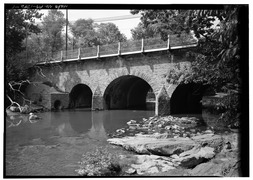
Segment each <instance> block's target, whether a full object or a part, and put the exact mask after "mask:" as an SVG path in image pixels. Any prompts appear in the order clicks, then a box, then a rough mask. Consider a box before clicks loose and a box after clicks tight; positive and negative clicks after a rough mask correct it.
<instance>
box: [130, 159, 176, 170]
mask: <svg viewBox="0 0 253 180" xmlns="http://www.w3.org/2000/svg"><path fill="white" fill-rule="evenodd" d="M134 157H135V158H137V161H136V162H135V163H134V164H132V165H131V167H132V168H133V169H135V170H136V172H137V174H139V175H141V174H147V173H148V174H153V173H159V172H166V171H169V170H171V169H175V166H174V165H173V163H172V162H171V159H170V158H168V157H162V156H156V155H134ZM158 167H159V168H158Z"/></svg>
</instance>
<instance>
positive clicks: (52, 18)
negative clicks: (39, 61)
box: [42, 9, 66, 56]
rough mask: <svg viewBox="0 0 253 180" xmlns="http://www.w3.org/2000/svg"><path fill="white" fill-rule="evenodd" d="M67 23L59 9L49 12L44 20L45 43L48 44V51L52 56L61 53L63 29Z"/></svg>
mask: <svg viewBox="0 0 253 180" xmlns="http://www.w3.org/2000/svg"><path fill="white" fill-rule="evenodd" d="M65 22H66V21H65V18H64V14H63V13H62V12H61V11H59V10H57V9H52V10H49V11H48V15H47V16H45V17H44V18H43V21H42V31H43V34H44V38H43V41H44V42H45V44H46V46H45V47H47V51H48V52H51V53H52V54H53V53H54V52H57V51H59V50H60V49H61V48H62V46H63V38H62V29H63V26H64V25H65ZM52 54H51V56H52Z"/></svg>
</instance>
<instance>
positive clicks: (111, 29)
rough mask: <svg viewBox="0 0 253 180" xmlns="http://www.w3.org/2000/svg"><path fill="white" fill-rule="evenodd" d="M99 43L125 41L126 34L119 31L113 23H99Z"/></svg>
mask: <svg viewBox="0 0 253 180" xmlns="http://www.w3.org/2000/svg"><path fill="white" fill-rule="evenodd" d="M97 33H98V41H99V44H101V45H104V44H112V43H116V42H123V41H126V39H127V38H126V36H125V35H124V34H122V33H121V32H120V31H119V28H118V27H117V26H116V25H115V24H113V23H101V24H99V25H97Z"/></svg>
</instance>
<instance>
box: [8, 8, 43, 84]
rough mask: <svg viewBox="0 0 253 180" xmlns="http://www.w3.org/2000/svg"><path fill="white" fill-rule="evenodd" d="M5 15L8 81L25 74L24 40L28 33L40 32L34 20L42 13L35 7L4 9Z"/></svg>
mask: <svg viewBox="0 0 253 180" xmlns="http://www.w3.org/2000/svg"><path fill="white" fill-rule="evenodd" d="M5 15H6V16H5V17H6V19H5V22H6V26H5V59H6V72H7V73H6V78H7V82H9V81H15V80H20V79H22V78H25V76H26V73H25V72H26V71H25V69H26V68H27V63H28V62H27V61H26V54H25V53H24V50H25V45H24V40H25V38H26V37H27V36H28V35H29V34H31V33H35V34H37V33H39V32H40V29H39V27H38V26H37V25H35V24H34V20H35V19H40V18H41V16H42V14H41V13H39V10H37V9H26V10H23V9H6V10H5Z"/></svg>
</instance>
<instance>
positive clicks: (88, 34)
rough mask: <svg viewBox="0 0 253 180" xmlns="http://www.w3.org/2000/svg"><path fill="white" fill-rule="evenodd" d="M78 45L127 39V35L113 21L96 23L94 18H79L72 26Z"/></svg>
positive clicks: (93, 44)
mask: <svg viewBox="0 0 253 180" xmlns="http://www.w3.org/2000/svg"><path fill="white" fill-rule="evenodd" d="M70 28H71V32H72V33H73V35H74V37H75V40H74V43H75V45H76V47H93V46H97V45H105V44H111V43H115V42H119V41H121V42H122V41H125V40H126V37H125V36H124V34H122V33H121V32H120V31H119V29H118V27H117V26H116V25H115V24H113V23H101V24H99V25H98V24H95V23H94V22H93V20H92V19H87V20H86V19H78V20H77V21H75V23H74V24H73V25H71V26H70Z"/></svg>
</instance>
